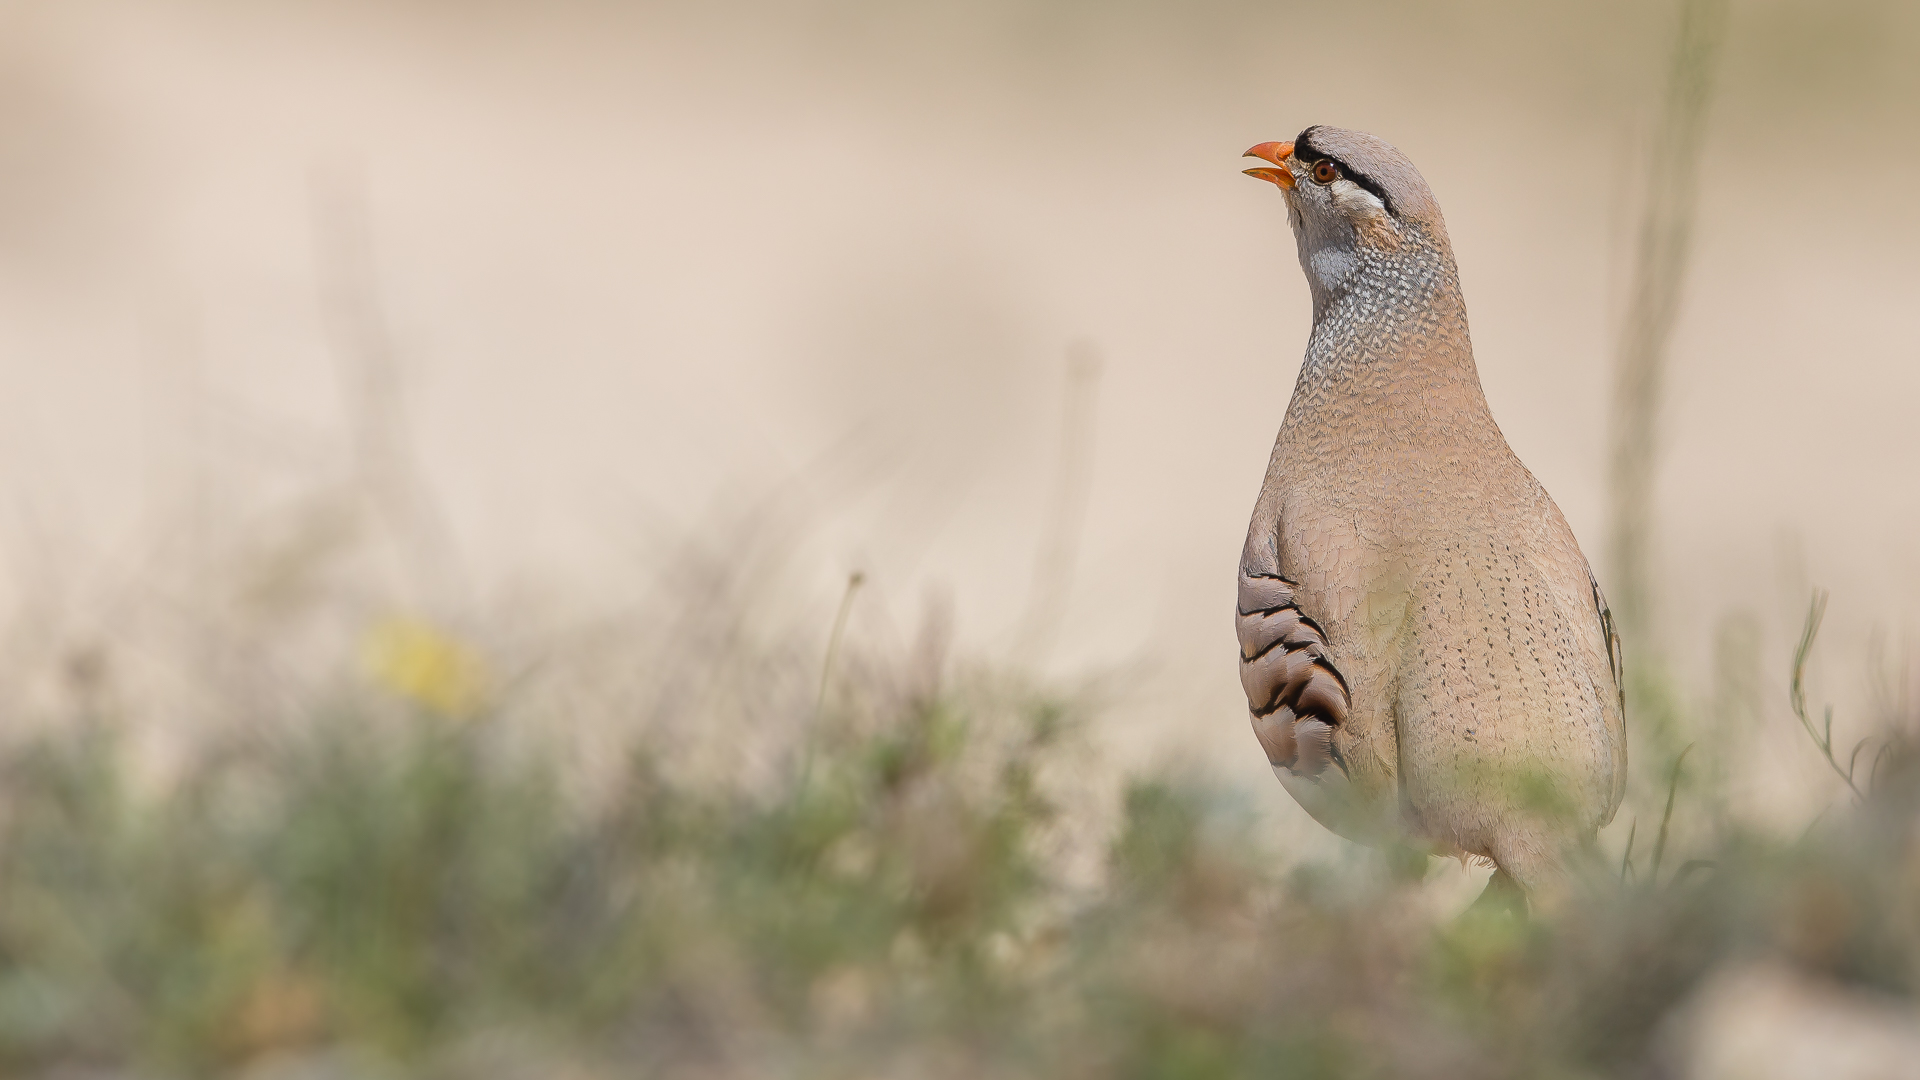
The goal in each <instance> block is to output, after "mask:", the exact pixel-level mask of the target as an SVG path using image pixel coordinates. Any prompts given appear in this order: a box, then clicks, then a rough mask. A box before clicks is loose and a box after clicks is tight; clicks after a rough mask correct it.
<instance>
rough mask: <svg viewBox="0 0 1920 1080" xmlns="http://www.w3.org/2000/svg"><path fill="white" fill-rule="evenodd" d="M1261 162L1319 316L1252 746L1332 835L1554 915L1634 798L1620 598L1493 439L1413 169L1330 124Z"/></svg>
mask: <svg viewBox="0 0 1920 1080" xmlns="http://www.w3.org/2000/svg"><path fill="white" fill-rule="evenodd" d="M1246 156H1249V157H1256V158H1260V159H1262V160H1264V161H1266V162H1267V163H1269V166H1270V167H1261V168H1254V169H1248V170H1246V172H1247V174H1248V175H1250V176H1254V177H1256V178H1259V179H1262V180H1266V181H1269V182H1271V183H1273V184H1274V185H1275V186H1276V187H1278V188H1279V189H1280V193H1281V194H1282V195H1283V196H1284V198H1285V202H1286V210H1287V221H1288V224H1289V225H1290V226H1291V228H1292V232H1293V235H1294V239H1295V242H1296V246H1297V248H1298V253H1299V259H1300V265H1301V268H1302V269H1303V270H1304V271H1305V273H1306V278H1307V285H1308V288H1309V290H1310V292H1311V293H1312V298H1313V329H1312V331H1311V332H1310V334H1309V335H1308V338H1307V344H1306V354H1305V358H1304V359H1303V360H1302V362H1301V366H1300V371H1299V375H1298V377H1297V379H1296V381H1295V383H1294V387H1293V395H1292V398H1291V399H1290V401H1289V402H1288V404H1287V409H1286V413H1285V415H1284V418H1283V419H1282V421H1281V424H1280V429H1279V434H1278V435H1277V436H1276V438H1275V440H1274V444H1273V452H1272V456H1271V457H1270V458H1269V460H1268V464H1267V472H1266V478H1265V480H1264V482H1263V483H1262V485H1261V488H1260V495H1259V498H1258V500H1257V501H1256V503H1255V505H1254V511H1253V516H1252V520H1251V521H1250V522H1249V524H1248V528H1247V538H1246V543H1245V545H1244V546H1243V547H1242V549H1241V555H1240V568H1239V583H1238V590H1237V604H1236V608H1235V630H1236V633H1237V635H1238V638H1239V644H1240V681H1241V686H1242V689H1244V690H1245V692H1246V697H1247V707H1248V712H1249V716H1250V718H1251V720H1252V723H1253V730H1254V735H1255V736H1256V738H1257V739H1258V741H1259V743H1260V746H1261V748H1262V749H1263V750H1264V751H1265V753H1266V756H1267V761H1268V763H1269V764H1270V765H1271V766H1272V768H1273V772H1274V775H1275V776H1277V777H1278V778H1279V780H1280V783H1281V784H1282V786H1284V787H1285V788H1286V790H1287V791H1288V793H1290V794H1291V795H1292V796H1293V797H1294V799H1295V800H1296V801H1297V802H1299V803H1300V805H1301V806H1303V807H1304V808H1305V809H1306V810H1307V812H1308V813H1309V814H1310V815H1312V816H1313V817H1314V819H1315V820H1317V821H1319V822H1320V823H1321V824H1322V825H1325V826H1327V827H1328V828H1330V829H1332V830H1333V831H1334V832H1336V833H1339V834H1340V835H1342V836H1345V837H1347V838H1349V839H1352V840H1356V841H1360V842H1362V843H1366V844H1370V845H1375V846H1382V847H1390V848H1391V847H1394V846H1396V845H1397V846H1400V847H1401V849H1402V850H1406V849H1408V846H1409V845H1410V846H1411V850H1416V851H1417V850H1425V851H1427V852H1429V853H1431V854H1438V855H1450V856H1454V857H1458V858H1461V859H1462V860H1473V861H1477V862H1480V863H1482V864H1483V865H1484V864H1485V863H1487V862H1491V863H1492V865H1493V867H1494V872H1493V875H1492V877H1491V878H1490V879H1489V884H1488V887H1487V892H1486V893H1484V894H1483V896H1492V895H1493V894H1495V892H1496V890H1505V892H1506V894H1507V895H1508V896H1515V895H1517V897H1518V898H1519V903H1520V904H1521V910H1523V911H1524V910H1526V909H1527V905H1528V904H1529V903H1531V904H1532V905H1534V906H1535V907H1538V906H1540V905H1542V904H1543V903H1545V904H1547V906H1549V907H1551V906H1553V905H1554V904H1557V903H1559V902H1562V899H1563V898H1564V897H1566V896H1568V895H1570V889H1571V887H1572V884H1573V882H1574V880H1575V877H1576V871H1577V870H1578V869H1579V867H1580V865H1581V863H1582V861H1583V860H1585V861H1587V862H1589V863H1590V862H1591V860H1592V858H1593V853H1594V852H1595V851H1596V850H1597V849H1596V847H1595V838H1596V836H1597V833H1598V830H1599V829H1601V828H1603V827H1604V826H1605V825H1606V824H1607V823H1608V822H1610V821H1612V820H1613V816H1614V813H1615V811H1616V810H1617V809H1618V808H1619V805H1620V800H1621V797H1622V795H1623V794H1624V793H1625V790H1626V781H1627V742H1626V700H1625V696H1624V691H1623V689H1622V687H1623V683H1622V666H1621V661H1622V657H1621V648H1620V639H1619V635H1618V634H1617V633H1616V632H1615V628H1614V621H1613V615H1612V612H1611V611H1610V610H1609V608H1608V607H1607V602H1606V597H1605V595H1604V594H1603V593H1602V592H1601V589H1600V584H1599V581H1598V580H1597V579H1596V577H1595V576H1594V573H1593V570H1592V568H1591V567H1590V566H1589V564H1588V562H1587V560H1586V558H1585V556H1584V555H1583V554H1582V553H1581V551H1580V545H1579V542H1578V541H1577V540H1576V539H1575V537H1574V534H1573V530H1572V529H1571V528H1570V527H1569V526H1568V524H1567V520H1566V518H1565V517H1564V516H1563V515H1562V514H1561V512H1560V509H1559V507H1558V506H1556V505H1555V504H1554V501H1553V499H1552V498H1551V497H1550V496H1549V495H1548V494H1547V491H1546V489H1545V488H1544V487H1542V486H1541V484H1540V482H1539V481H1538V480H1536V479H1535V478H1534V476H1533V474H1532V473H1531V472H1529V471H1528V470H1527V468H1526V466H1525V465H1523V464H1522V463H1521V462H1520V459H1519V458H1518V457H1517V456H1516V455H1515V454H1514V452H1513V450H1512V448H1511V447H1509V446H1508V445H1507V441H1506V438H1505V436H1504V435H1502V434H1501V431H1500V428H1499V426H1498V425H1497V424H1496V423H1495V422H1494V418H1493V414H1492V412H1491V410H1490V409H1489V408H1488V405H1487V398H1486V394H1485V392H1484V390H1483V389H1482V386H1481V383H1480V376H1479V372H1478V370H1477V368H1476V367H1475V365H1474V359H1473V344H1472V341H1471V339H1470V337H1469V334H1468V329H1467V309H1466V303H1465V301H1464V299H1463V298H1462V295H1461V290H1460V276H1459V271H1458V269H1457V267H1456V265H1455V262H1454V255H1453V248H1452V245H1451V243H1450V242H1449V240H1448V238H1447V229H1446V224H1445V222H1444V220H1443V219H1442V218H1441V214H1440V206H1439V204H1438V203H1437V202H1435V200H1434V196H1433V192H1432V191H1431V190H1430V189H1429V188H1428V186H1427V182H1426V180H1425V179H1424V178H1422V176H1421V175H1420V172H1419V170H1417V169H1416V168H1414V165H1413V163H1412V161H1410V160H1408V158H1407V157H1406V155H1404V154H1402V153H1401V152H1400V151H1399V150H1397V149H1395V148H1394V147H1393V146H1392V145H1390V144H1389V143H1387V142H1386V141H1385V140H1383V139H1380V138H1378V137H1376V136H1374V135H1369V134H1367V133H1365V132H1360V131H1351V130H1346V129H1342V128H1336V127H1330V126H1326V125H1315V126H1312V127H1309V128H1307V129H1305V130H1304V131H1302V132H1300V134H1298V135H1297V136H1295V137H1294V139H1293V140H1292V141H1291V142H1266V143H1261V144H1259V145H1258V146H1255V147H1253V148H1252V149H1251V150H1248V151H1247V153H1246Z"/></svg>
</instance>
